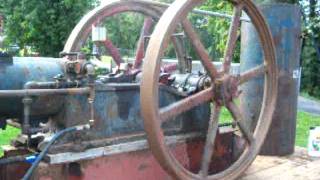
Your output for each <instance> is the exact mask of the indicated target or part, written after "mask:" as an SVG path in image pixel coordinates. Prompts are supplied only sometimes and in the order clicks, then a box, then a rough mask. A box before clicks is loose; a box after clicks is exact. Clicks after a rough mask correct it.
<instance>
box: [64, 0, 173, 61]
mask: <svg viewBox="0 0 320 180" xmlns="http://www.w3.org/2000/svg"><path fill="white" fill-rule="evenodd" d="M167 7H168V5H166V4H162V3H159V2H155V1H147V0H130V1H128V0H111V1H108V2H106V3H103V4H102V5H100V6H98V7H96V8H95V9H93V10H92V11H90V12H89V13H87V14H86V15H85V16H84V17H83V18H82V19H81V20H80V22H79V23H78V24H77V25H76V26H75V28H74V29H73V31H72V32H71V34H70V35H69V37H68V40H67V41H66V43H65V46H64V49H63V52H64V53H72V52H80V50H81V47H83V45H84V44H85V42H86V40H87V39H88V37H89V34H90V32H91V30H92V25H94V24H99V22H101V20H103V19H105V18H107V17H111V16H114V15H117V14H121V13H125V12H136V13H140V14H143V15H145V17H147V18H146V19H145V20H151V21H152V19H153V20H158V19H159V18H160V17H161V15H162V13H163V12H164V10H165V9H166V8H167ZM148 17H149V19H148ZM150 23H152V22H150ZM150 23H149V24H150ZM149 26H150V25H149ZM149 28H150V27H149ZM148 31H149V30H148ZM139 40H140V39H139ZM107 41H108V42H107V43H108V44H109V45H110V46H111V47H112V46H114V45H113V44H112V42H111V41H110V40H107ZM141 41H142V40H141ZM139 43H140V44H139V45H141V42H139ZM104 44H106V43H104ZM110 46H109V47H110ZM106 48H108V47H106ZM112 48H113V50H114V51H117V49H116V48H115V47H112ZM141 48H142V49H143V50H144V48H143V47H141ZM138 50H139V49H137V52H136V53H139V52H138ZM140 50H141V49H140ZM118 53H119V52H116V54H117V55H116V56H120V54H118ZM136 55H137V54H136ZM137 56H138V55H137ZM142 58H143V57H140V59H139V60H136V61H142ZM113 59H115V60H116V63H117V64H118V65H119V64H120V63H121V62H119V61H120V59H119V58H117V57H116V58H115V57H113ZM135 63H139V64H138V65H140V64H141V62H135ZM135 65H136V64H135ZM138 65H137V66H138Z"/></svg>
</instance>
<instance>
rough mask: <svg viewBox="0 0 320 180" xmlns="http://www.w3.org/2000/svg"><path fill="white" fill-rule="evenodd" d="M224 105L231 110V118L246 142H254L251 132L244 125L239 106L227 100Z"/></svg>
mask: <svg viewBox="0 0 320 180" xmlns="http://www.w3.org/2000/svg"><path fill="white" fill-rule="evenodd" d="M226 107H227V108H228V110H229V111H230V112H231V115H232V117H233V119H234V120H235V121H236V123H237V125H238V127H239V129H240V131H241V133H242V134H243V136H244V137H245V138H246V139H247V141H248V143H249V144H251V143H253V142H254V137H253V134H252V132H251V131H250V130H249V129H248V127H247V126H245V124H244V119H243V116H242V113H241V111H240V108H238V106H237V105H236V104H235V103H234V102H229V103H228V104H227V105H226Z"/></svg>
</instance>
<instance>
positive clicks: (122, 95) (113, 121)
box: [52, 83, 209, 152]
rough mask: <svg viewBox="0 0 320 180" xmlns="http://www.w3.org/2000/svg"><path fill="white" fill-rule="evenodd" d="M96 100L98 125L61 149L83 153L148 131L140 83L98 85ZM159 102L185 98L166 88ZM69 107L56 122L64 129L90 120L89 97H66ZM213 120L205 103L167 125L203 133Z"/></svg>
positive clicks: (70, 138) (74, 136)
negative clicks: (120, 138)
mask: <svg viewBox="0 0 320 180" xmlns="http://www.w3.org/2000/svg"><path fill="white" fill-rule="evenodd" d="M95 94H96V100H95V101H94V114H95V125H94V127H93V129H92V130H90V131H88V132H86V133H82V134H77V133H75V134H72V135H70V136H66V137H65V138H63V139H62V140H61V141H60V142H58V143H57V144H56V145H57V146H58V145H63V144H65V143H74V144H72V145H70V146H69V147H65V148H64V149H60V150H61V152H62V151H64V152H66V151H68V150H71V151H79V150H80V149H79V148H78V147H81V150H84V149H87V148H93V147H101V146H103V145H104V144H103V142H101V143H100V144H99V143H90V142H94V141H97V140H102V139H105V138H110V137H114V138H115V137H117V136H124V135H130V134H136V133H142V132H144V127H143V120H142V117H141V115H140V111H141V106H140V88H139V84H132V83H128V84H127V85H126V84H124V83H122V84H107V85H104V84H101V85H97V86H96V92H95ZM160 96H161V98H160V99H159V103H160V105H161V106H166V105H168V104H171V103H173V102H175V101H178V100H179V99H182V98H183V97H184V96H181V95H180V94H179V93H178V92H177V91H176V90H173V89H172V88H171V90H169V89H168V88H162V90H161V91H160ZM65 105H66V106H65V108H64V110H63V111H61V112H60V113H59V114H57V115H56V116H54V117H53V118H52V119H53V121H54V122H56V123H57V124H59V125H60V127H63V128H65V127H71V126H74V125H77V124H81V123H85V122H87V121H88V119H89V118H90V117H89V115H90V113H89V105H88V103H87V97H85V96H79V95H78V96H66V97H65ZM208 118H209V104H203V105H201V106H199V107H197V108H194V109H193V110H192V111H189V112H187V113H184V114H182V115H181V116H179V117H175V118H174V119H173V121H171V122H169V123H168V124H167V125H164V126H165V128H166V129H167V130H168V131H176V133H183V132H195V131H203V130H204V129H205V126H206V125H205V124H206V122H207V121H208Z"/></svg>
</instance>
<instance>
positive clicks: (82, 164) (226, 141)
mask: <svg viewBox="0 0 320 180" xmlns="http://www.w3.org/2000/svg"><path fill="white" fill-rule="evenodd" d="M233 138H234V135H233V133H232V132H230V131H228V132H225V133H222V134H219V135H218V136H217V140H216V143H215V144H216V145H215V149H216V151H215V153H214V155H213V157H212V159H214V160H215V161H213V162H215V163H211V164H210V171H211V172H219V171H221V170H223V169H226V168H227V167H228V166H230V164H231V163H232V159H233V156H234V155H233V153H232V148H233V143H232V142H233ZM203 145H204V143H203V139H193V140H190V141H188V142H187V143H178V144H173V145H172V146H170V151H172V153H173V154H175V155H176V156H177V157H178V158H177V159H178V161H180V162H181V163H182V164H184V165H185V166H186V167H188V168H190V169H192V171H194V172H196V171H198V169H199V168H200V162H201V152H202V147H203ZM124 172H125V173H124ZM34 179H39V180H42V179H52V180H55V179H81V180H89V179H97V180H100V179H101V180H105V179H120V180H121V179H123V180H127V179H132V180H139V179H152V180H153V179H159V180H163V179H171V177H170V175H169V174H167V173H166V172H165V171H164V170H163V169H162V168H161V166H160V165H159V164H158V162H157V161H156V159H154V157H153V155H152V153H151V151H150V150H148V149H142V150H135V151H130V152H124V153H120V154H113V155H110V156H106V157H100V158H95V159H92V160H84V161H77V162H73V163H64V164H57V165H50V164H47V163H42V164H41V165H40V167H39V168H38V170H37V171H36V172H35V176H34Z"/></svg>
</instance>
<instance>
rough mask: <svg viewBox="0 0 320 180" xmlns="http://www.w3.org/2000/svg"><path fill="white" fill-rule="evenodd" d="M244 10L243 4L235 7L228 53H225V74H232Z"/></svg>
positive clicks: (227, 47) (227, 48)
mask: <svg viewBox="0 0 320 180" xmlns="http://www.w3.org/2000/svg"><path fill="white" fill-rule="evenodd" d="M242 9H243V4H237V5H236V6H235V7H234V12H233V18H232V22H231V26H230V30H229V36H228V41H227V46H226V51H225V53H224V63H223V70H224V72H225V73H229V72H230V66H231V62H232V57H233V53H234V49H235V47H236V42H237V39H238V30H239V27H240V20H241V12H242Z"/></svg>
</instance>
